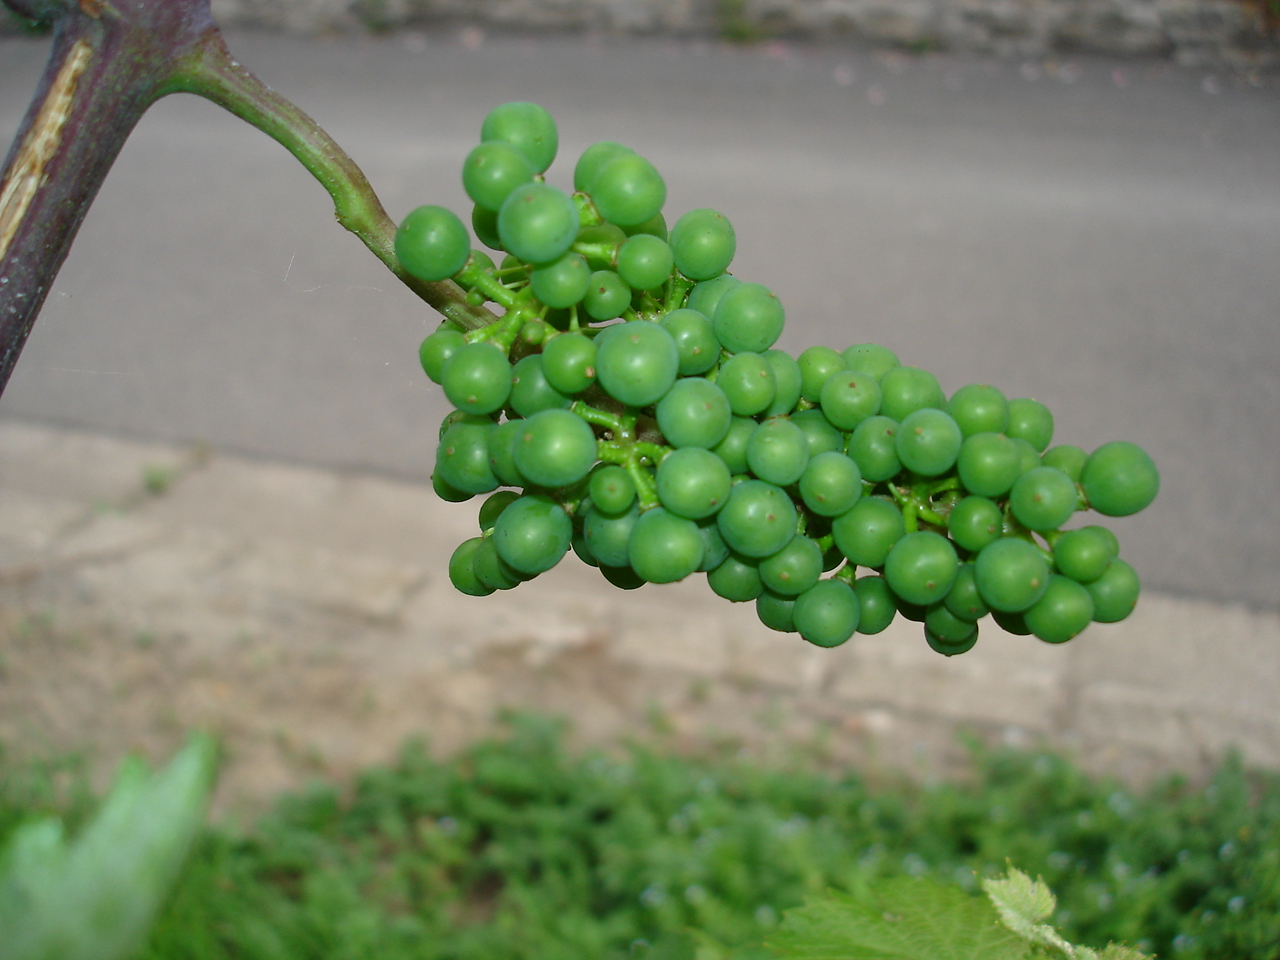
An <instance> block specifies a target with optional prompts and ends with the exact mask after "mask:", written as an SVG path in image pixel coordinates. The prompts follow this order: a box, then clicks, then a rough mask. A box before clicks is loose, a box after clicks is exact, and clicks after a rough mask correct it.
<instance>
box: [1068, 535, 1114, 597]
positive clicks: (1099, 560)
mask: <svg viewBox="0 0 1280 960" xmlns="http://www.w3.org/2000/svg"><path fill="white" fill-rule="evenodd" d="M1115 557H1116V547H1115V546H1114V545H1113V541H1112V540H1111V539H1108V538H1107V537H1106V536H1105V535H1104V533H1103V532H1102V528H1101V527H1081V528H1080V529H1079V530H1068V531H1066V532H1065V533H1064V534H1063V535H1062V536H1060V537H1059V538H1058V539H1057V540H1056V541H1055V542H1054V544H1053V565H1054V567H1055V568H1056V569H1057V571H1058V572H1059V573H1061V574H1062V575H1063V576H1067V577H1070V578H1071V579H1072V580H1075V581H1076V582H1077V583H1086V584H1087V583H1093V581H1095V580H1097V579H1098V578H1099V577H1100V576H1102V575H1103V574H1104V573H1105V572H1106V570H1107V564H1109V563H1110V562H1111V561H1112V560H1114V559H1115Z"/></svg>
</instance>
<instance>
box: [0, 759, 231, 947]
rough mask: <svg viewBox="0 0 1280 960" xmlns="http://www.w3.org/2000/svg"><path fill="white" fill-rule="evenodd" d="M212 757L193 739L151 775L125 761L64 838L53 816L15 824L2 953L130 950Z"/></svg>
mask: <svg viewBox="0 0 1280 960" xmlns="http://www.w3.org/2000/svg"><path fill="white" fill-rule="evenodd" d="M213 755H214V750H213V745H212V743H211V742H210V741H208V740H207V739H197V740H194V741H192V743H191V744H190V745H188V746H187V747H186V749H184V750H183V751H182V752H181V753H180V754H178V756H177V757H176V758H175V759H174V760H173V761H172V762H171V763H170V764H169V766H168V767H167V768H166V769H165V770H163V771H161V772H160V773H157V774H154V775H152V774H150V773H148V771H147V770H146V769H145V767H144V766H143V765H142V764H141V763H140V762H139V761H128V762H126V763H125V765H124V766H123V767H122V768H121V771H120V773H119V775H118V777H117V779H116V784H115V786H114V788H113V789H112V791H111V794H110V796H108V797H107V799H106V801H105V802H104V803H103V805H102V808H101V809H100V810H99V811H98V814H97V815H96V816H95V817H94V818H93V820H92V821H91V822H90V823H89V824H88V825H87V826H86V827H85V828H84V830H83V831H82V832H81V834H80V835H79V836H78V837H77V838H76V839H75V841H74V842H73V843H71V844H70V845H68V844H67V843H66V842H65V839H64V837H63V834H62V827H61V824H59V823H57V821H53V820H45V821H40V822H37V823H30V824H27V825H25V826H23V827H21V828H19V829H18V830H17V831H15V833H14V835H13V838H12V839H11V841H10V845H9V848H8V850H7V851H6V853H5V856H4V858H3V861H0V943H2V944H4V957H5V960H119V958H122V957H125V956H127V955H128V954H129V953H131V952H133V951H136V950H137V949H138V947H139V946H140V944H141V941H142V938H143V937H144V936H145V935H146V933H147V930H148V928H149V927H150V925H151V921H152V920H153V919H154V917H155V914H156V912H157V911H158V910H159V908H160V905H161V904H162V903H163V902H164V900H165V898H166V897H167V896H168V893H169V890H170V888H171V887H172V885H173V883H174V881H175V880H176V879H177V875H178V871H179V870H180V869H181V867H182V864H183V863H184V862H185V860H186V857H187V853H188V852H189V850H190V848H191V845H192V843H193V842H194V840H195V838H196V835H197V834H198V832H199V830H200V827H201V825H202V823H203V822H204V808H205V800H206V798H207V796H208V792H209V781H210V777H211V774H212V769H213Z"/></svg>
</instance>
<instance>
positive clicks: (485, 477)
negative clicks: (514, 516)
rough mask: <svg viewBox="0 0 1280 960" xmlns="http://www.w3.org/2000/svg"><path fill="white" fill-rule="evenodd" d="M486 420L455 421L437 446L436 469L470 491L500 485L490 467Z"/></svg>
mask: <svg viewBox="0 0 1280 960" xmlns="http://www.w3.org/2000/svg"><path fill="white" fill-rule="evenodd" d="M492 429H493V424H492V423H489V422H488V421H485V422H484V423H480V422H465V421H464V422H461V423H455V424H454V425H453V426H451V427H450V428H449V429H448V430H447V431H445V435H444V437H443V438H442V439H441V440H440V446H439V447H437V448H436V472H437V473H438V474H439V475H440V476H441V478H442V479H443V480H444V481H445V483H447V484H449V486H451V487H453V488H454V489H456V490H461V491H465V492H466V493H488V492H489V491H490V490H492V489H493V488H494V487H496V486H497V485H498V480H497V478H496V477H495V476H494V475H493V471H492V470H491V469H490V468H489V445H488V441H489V432H490V431H491V430H492Z"/></svg>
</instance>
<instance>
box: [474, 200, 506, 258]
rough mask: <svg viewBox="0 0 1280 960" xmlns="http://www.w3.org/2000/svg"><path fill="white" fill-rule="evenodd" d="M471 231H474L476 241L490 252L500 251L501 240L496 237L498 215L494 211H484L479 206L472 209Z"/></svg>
mask: <svg viewBox="0 0 1280 960" xmlns="http://www.w3.org/2000/svg"><path fill="white" fill-rule="evenodd" d="M471 229H472V230H473V231H475V235H476V239H477V240H479V241H480V242H481V243H482V244H484V245H485V246H486V247H488V248H489V249H490V250H501V249H502V238H501V237H500V236H498V213H497V211H496V210H486V209H485V208H484V207H482V206H480V205H479V204H476V205H475V206H474V207H472V208H471Z"/></svg>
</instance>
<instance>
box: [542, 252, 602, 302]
mask: <svg viewBox="0 0 1280 960" xmlns="http://www.w3.org/2000/svg"><path fill="white" fill-rule="evenodd" d="M590 284H591V268H590V267H588V266H587V261H585V260H583V259H582V257H580V256H578V255H577V254H576V253H566V254H564V255H563V256H561V257H560V258H559V259H558V260H553V261H551V262H550V263H547V264H543V265H542V266H540V267H536V268H535V269H534V270H533V271H532V272H531V273H530V274H529V286H530V287H532V288H533V295H534V296H535V297H537V298H538V299H539V300H541V301H542V302H543V303H545V304H546V305H547V306H548V307H571V306H573V305H574V304H575V303H578V302H579V301H581V300H582V298H583V297H585V296H586V295H587V287H588V286H590Z"/></svg>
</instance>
